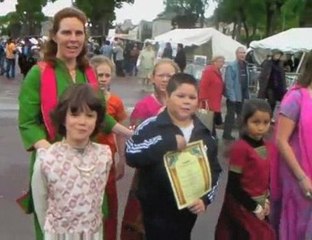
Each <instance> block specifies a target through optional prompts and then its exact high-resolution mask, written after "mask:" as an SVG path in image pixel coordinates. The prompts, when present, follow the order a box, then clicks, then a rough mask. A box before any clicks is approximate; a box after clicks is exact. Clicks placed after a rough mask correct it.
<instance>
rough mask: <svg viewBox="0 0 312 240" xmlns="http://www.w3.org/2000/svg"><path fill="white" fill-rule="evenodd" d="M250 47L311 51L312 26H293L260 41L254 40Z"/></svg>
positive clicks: (286, 50)
mask: <svg viewBox="0 0 312 240" xmlns="http://www.w3.org/2000/svg"><path fill="white" fill-rule="evenodd" d="M250 47H251V48H253V49H263V50H273V49H279V50H281V51H283V52H288V53H296V52H309V51H310V50H312V28H292V29H289V30H287V31H284V32H280V33H278V34H276V35H273V36H271V37H268V38H264V39H262V40H260V41H252V42H251V43H250Z"/></svg>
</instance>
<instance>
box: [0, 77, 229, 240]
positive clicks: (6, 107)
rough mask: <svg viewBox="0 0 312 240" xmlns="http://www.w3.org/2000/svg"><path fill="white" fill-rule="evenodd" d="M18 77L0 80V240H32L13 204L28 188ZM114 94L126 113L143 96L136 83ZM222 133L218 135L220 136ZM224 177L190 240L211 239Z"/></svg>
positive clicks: (123, 187)
mask: <svg viewBox="0 0 312 240" xmlns="http://www.w3.org/2000/svg"><path fill="white" fill-rule="evenodd" d="M20 83H21V80H20V76H18V77H17V79H16V80H7V79H6V78H5V77H2V76H1V77H0V209H1V214H0V239H1V240H20V239H23V240H33V239H34V233H33V228H32V218H31V216H27V215H24V214H23V213H22V211H21V210H20V209H19V208H18V206H17V205H16V203H15V199H16V198H17V197H18V196H20V195H21V194H22V191H23V190H25V189H27V187H28V154H27V153H26V152H25V150H24V149H23V147H22V144H21V141H20V138H19V133H18V129H17V123H16V120H17V110H18V105H17V96H18V92H19V87H20ZM112 90H113V92H115V93H117V94H118V95H119V96H121V97H122V98H123V100H124V103H125V105H126V106H127V108H128V109H129V110H131V108H132V107H133V106H134V104H135V102H136V101H137V100H138V99H140V98H141V97H142V96H144V94H145V93H144V92H142V90H141V86H140V85H139V84H138V82H137V81H136V80H135V79H132V78H122V79H116V80H115V81H114V82H113V84H112ZM220 133H221V132H218V134H220ZM225 146H226V144H224V143H223V142H220V162H221V163H222V165H223V166H224V165H225V164H224V160H223V158H222V151H223V149H224V147H225ZM132 174H133V169H131V168H129V167H127V168H126V174H125V176H124V178H123V179H122V180H120V181H119V182H118V194H119V201H120V203H119V204H120V205H119V206H120V212H119V219H121V218H122V214H123V209H124V205H125V201H126V197H127V193H128V189H129V185H130V182H131V178H132ZM225 181H226V176H225V174H223V175H222V178H221V182H220V190H219V193H218V196H217V199H216V201H215V202H214V203H213V204H212V205H211V206H209V207H208V209H207V211H206V213H205V214H203V215H202V216H200V217H199V219H198V221H197V223H196V226H195V228H194V230H193V237H192V239H193V240H201V239H209V240H210V239H213V233H214V227H215V224H216V221H217V218H218V214H219V211H220V207H221V204H222V198H223V192H224V185H225Z"/></svg>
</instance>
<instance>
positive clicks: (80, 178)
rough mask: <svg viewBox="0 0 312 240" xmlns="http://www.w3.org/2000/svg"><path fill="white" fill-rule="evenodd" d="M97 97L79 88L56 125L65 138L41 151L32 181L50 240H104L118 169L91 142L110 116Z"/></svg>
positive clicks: (59, 110) (63, 102) (64, 102)
mask: <svg viewBox="0 0 312 240" xmlns="http://www.w3.org/2000/svg"><path fill="white" fill-rule="evenodd" d="M103 109H104V107H103V105H102V103H101V100H99V99H98V98H97V97H96V94H95V92H94V91H93V90H92V89H91V88H90V86H88V85H86V84H80V85H73V86H72V87H71V88H70V89H69V90H68V91H66V92H65V94H64V95H63V96H62V98H61V99H60V101H59V103H58V105H57V106H56V108H55V110H54V112H53V115H52V119H53V120H54V123H55V125H56V129H57V130H58V133H59V134H60V135H62V136H64V139H63V140H62V141H60V142H56V143H54V144H52V145H51V146H50V147H49V148H47V149H45V148H40V149H39V150H38V153H37V159H36V162H35V166H34V172H33V176H32V182H31V185H32V193H33V200H34V207H35V212H36V214H37V216H38V220H39V224H40V227H41V230H42V231H43V233H44V239H45V240H61V239H62V240H78V239H79V240H81V239H83V240H103V230H102V229H103V226H102V217H103V216H102V202H103V196H104V190H105V187H106V182H107V179H108V174H109V170H110V168H111V164H112V156H111V151H110V149H109V147H108V146H107V145H102V144H96V143H93V142H91V141H90V137H92V136H94V135H95V134H96V133H97V132H98V131H99V130H100V125H101V123H102V120H103V117H104V115H105V111H104V110H103Z"/></svg>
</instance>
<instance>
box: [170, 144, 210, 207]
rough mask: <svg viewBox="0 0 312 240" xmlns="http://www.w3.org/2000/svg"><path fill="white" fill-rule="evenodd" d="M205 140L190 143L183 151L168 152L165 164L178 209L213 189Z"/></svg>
mask: <svg viewBox="0 0 312 240" xmlns="http://www.w3.org/2000/svg"><path fill="white" fill-rule="evenodd" d="M205 148H206V146H204V145H203V141H202V140H200V141H196V142H192V143H189V144H188V145H187V146H186V148H185V149H184V150H183V151H179V152H168V153H166V154H165V156H164V164H165V168H166V170H167V173H168V177H169V180H170V183H171V187H172V189H173V193H174V196H175V199H176V202H177V206H178V209H183V208H185V207H187V206H188V205H190V204H192V203H193V202H194V201H195V200H196V199H198V198H200V197H202V196H203V195H204V194H206V193H208V192H209V191H210V189H211V172H210V165H209V162H208V157H207V154H206V151H205Z"/></svg>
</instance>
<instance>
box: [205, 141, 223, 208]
mask: <svg viewBox="0 0 312 240" xmlns="http://www.w3.org/2000/svg"><path fill="white" fill-rule="evenodd" d="M207 148H208V149H207V156H208V160H209V164H210V171H211V190H210V191H209V192H208V193H207V195H205V196H203V197H202V198H201V200H203V202H204V204H205V205H206V206H207V205H209V204H210V203H211V202H212V201H213V199H214V198H215V196H216V194H217V190H218V182H219V176H220V173H221V171H222V169H221V167H220V164H219V160H218V146H217V144H216V142H215V140H214V139H213V138H212V137H211V138H210V139H209V141H208V144H207Z"/></svg>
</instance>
